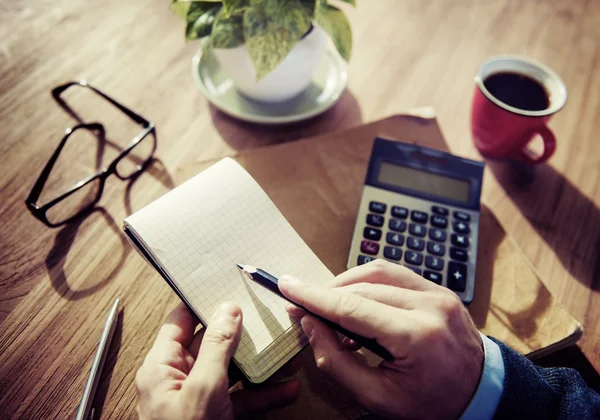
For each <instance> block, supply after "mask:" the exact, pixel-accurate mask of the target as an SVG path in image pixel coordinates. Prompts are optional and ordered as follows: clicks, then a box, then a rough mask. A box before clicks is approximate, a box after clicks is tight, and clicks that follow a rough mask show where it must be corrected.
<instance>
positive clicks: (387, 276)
mask: <svg viewBox="0 0 600 420" xmlns="http://www.w3.org/2000/svg"><path fill="white" fill-rule="evenodd" d="M354 283H378V284H387V285H390V286H396V287H402V288H405V289H412V290H418V291H425V290H431V289H432V288H434V286H435V287H437V285H436V284H434V283H432V282H430V281H428V280H425V279H424V278H423V277H421V276H419V275H418V274H417V273H415V272H414V271H412V270H411V269H410V268H407V267H403V266H401V265H398V264H393V263H391V262H389V261H385V260H374V261H371V262H369V263H367V264H363V265H359V266H357V267H353V268H351V269H350V270H348V271H345V272H343V273H342V274H340V275H338V276H337V277H336V278H335V279H334V280H333V281H332V282H331V283H329V287H340V286H347V285H350V284H354Z"/></svg>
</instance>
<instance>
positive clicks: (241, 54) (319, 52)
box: [212, 24, 328, 102]
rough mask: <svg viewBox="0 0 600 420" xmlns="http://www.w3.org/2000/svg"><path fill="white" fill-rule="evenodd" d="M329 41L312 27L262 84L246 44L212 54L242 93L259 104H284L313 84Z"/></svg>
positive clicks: (214, 50) (321, 32) (317, 28)
mask: <svg viewBox="0 0 600 420" xmlns="http://www.w3.org/2000/svg"><path fill="white" fill-rule="evenodd" d="M327 40H328V37H327V34H326V33H325V31H324V30H323V29H321V28H320V27H319V26H317V25H314V24H313V28H312V30H311V31H310V32H309V33H308V35H306V36H305V37H304V38H302V39H301V40H300V41H298V43H297V44H296V46H295V47H294V49H293V50H292V51H291V52H290V53H289V54H288V56H287V57H286V58H285V60H283V62H282V63H281V64H279V66H277V68H275V70H273V71H272V72H271V73H269V74H267V75H266V76H265V77H263V78H262V79H261V80H260V81H259V82H257V81H256V70H254V66H253V65H252V61H251V60H250V54H249V53H248V48H247V47H246V46H245V45H241V46H239V47H236V48H215V49H213V50H212V51H213V53H214V54H215V58H216V59H217V61H218V62H219V64H220V65H221V67H222V69H223V72H225V74H227V75H228V76H229V77H230V78H231V79H232V80H233V82H234V84H235V86H236V88H237V90H238V91H239V92H241V93H242V94H244V95H245V96H247V97H249V98H251V99H254V100H257V101H262V102H282V101H286V100H288V99H291V98H293V97H294V96H297V95H299V94H300V93H302V92H303V91H304V90H305V89H306V88H307V87H308V86H309V85H310V83H311V81H312V77H313V74H314V72H315V70H316V69H317V67H318V66H319V64H320V63H321V59H322V58H323V54H324V53H325V48H326V46H327Z"/></svg>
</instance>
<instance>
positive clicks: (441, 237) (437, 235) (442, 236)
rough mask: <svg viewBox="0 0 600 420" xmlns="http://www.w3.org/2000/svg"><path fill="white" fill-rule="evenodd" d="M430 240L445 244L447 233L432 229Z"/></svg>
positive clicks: (430, 230)
mask: <svg viewBox="0 0 600 420" xmlns="http://www.w3.org/2000/svg"><path fill="white" fill-rule="evenodd" d="M429 239H433V240H434V241H438V242H445V241H446V231H443V230H441V229H435V228H431V229H429Z"/></svg>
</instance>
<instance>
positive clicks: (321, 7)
mask: <svg viewBox="0 0 600 420" xmlns="http://www.w3.org/2000/svg"><path fill="white" fill-rule="evenodd" d="M339 1H342V2H344V3H349V4H352V5H353V6H355V5H356V4H355V0H339ZM171 9H172V10H173V12H175V13H176V14H177V15H178V16H180V17H181V18H183V19H185V21H186V22H187V26H186V28H185V36H186V38H187V39H197V38H205V37H208V39H209V42H208V43H207V44H206V45H208V46H209V47H214V48H233V47H237V46H239V45H242V44H246V46H247V48H248V52H249V53H250V58H251V59H252V63H253V65H254V68H255V69H256V74H257V79H258V80H260V79H261V78H263V77H264V76H265V75H266V74H268V73H269V72H271V71H272V70H274V69H275V67H277V66H278V65H279V63H281V62H282V61H283V60H284V59H285V57H287V55H288V54H289V53H290V51H291V50H292V49H293V48H294V46H295V45H296V42H298V41H299V40H300V39H301V38H302V37H303V36H304V35H305V34H306V33H307V32H308V31H309V30H310V28H311V24H312V22H313V21H314V22H317V24H318V25H319V26H321V27H322V28H323V29H324V30H325V31H326V32H327V33H328V34H329V36H330V37H331V39H332V40H333V43H334V45H335V47H336V49H337V50H338V52H339V53H340V55H341V56H342V57H343V58H344V60H346V61H348V60H349V59H350V51H351V49H352V32H351V30H350V24H349V23H348V20H347V19H346V16H345V15H344V13H343V12H342V11H341V10H340V9H338V8H337V7H335V6H332V5H330V4H328V3H327V0H222V1H213V0H203V1H196V0H172V2H171Z"/></svg>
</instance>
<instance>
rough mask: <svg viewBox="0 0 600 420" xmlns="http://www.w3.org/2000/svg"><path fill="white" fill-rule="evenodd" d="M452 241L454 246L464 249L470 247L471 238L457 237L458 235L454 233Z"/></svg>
mask: <svg viewBox="0 0 600 420" xmlns="http://www.w3.org/2000/svg"><path fill="white" fill-rule="evenodd" d="M450 241H451V242H452V245H456V246H461V247H463V248H468V247H469V238H467V237H466V236H465V235H457V234H456V233H453V234H452V236H451V237H450Z"/></svg>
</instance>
